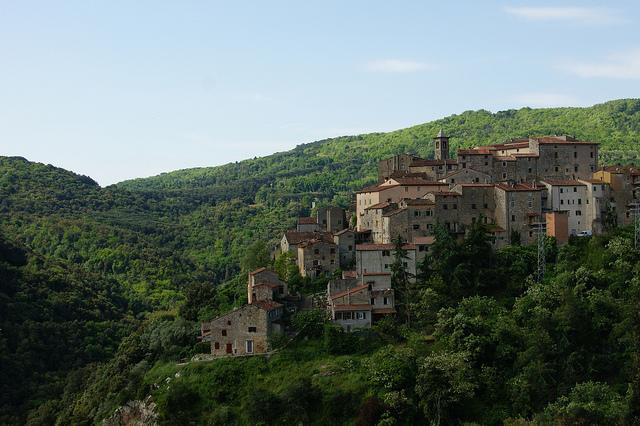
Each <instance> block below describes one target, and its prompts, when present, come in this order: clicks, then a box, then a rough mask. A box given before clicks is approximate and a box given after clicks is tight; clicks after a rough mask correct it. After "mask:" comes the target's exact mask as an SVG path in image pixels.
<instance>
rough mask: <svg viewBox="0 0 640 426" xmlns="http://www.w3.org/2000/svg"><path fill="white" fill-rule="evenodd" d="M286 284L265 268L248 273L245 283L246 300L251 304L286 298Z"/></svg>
mask: <svg viewBox="0 0 640 426" xmlns="http://www.w3.org/2000/svg"><path fill="white" fill-rule="evenodd" d="M287 294H288V291H287V283H285V282H284V281H281V280H280V279H279V278H278V274H276V273H275V272H274V271H271V270H269V269H267V268H260V269H257V270H255V271H253V272H249V280H248V282H247V300H248V303H249V304H251V303H253V302H258V301H263V300H279V299H282V298H284V297H285V296H287Z"/></svg>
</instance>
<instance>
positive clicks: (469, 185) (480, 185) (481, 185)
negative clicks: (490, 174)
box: [458, 183, 495, 188]
mask: <svg viewBox="0 0 640 426" xmlns="http://www.w3.org/2000/svg"><path fill="white" fill-rule="evenodd" d="M458 185H460V186H461V187H463V188H493V187H494V186H495V184H493V183H460V184H458Z"/></svg>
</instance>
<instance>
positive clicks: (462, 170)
mask: <svg viewBox="0 0 640 426" xmlns="http://www.w3.org/2000/svg"><path fill="white" fill-rule="evenodd" d="M469 172H472V173H477V174H479V175H484V176H489V175H488V174H487V173H483V172H481V171H479V170H476V169H472V168H471V167H468V168H465V169H458V170H456V171H453V172H451V173H447V174H446V175H444V176H443V177H442V178H441V180H442V179H447V178H449V177H451V176H457V175H459V174H462V173H464V174H468V173H469Z"/></svg>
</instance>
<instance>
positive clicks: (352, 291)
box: [331, 284, 369, 300]
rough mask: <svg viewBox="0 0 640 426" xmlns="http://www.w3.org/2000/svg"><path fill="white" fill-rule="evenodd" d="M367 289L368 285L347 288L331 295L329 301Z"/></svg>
mask: <svg viewBox="0 0 640 426" xmlns="http://www.w3.org/2000/svg"><path fill="white" fill-rule="evenodd" d="M367 288H369V284H362V285H359V286H357V287H352V288H348V289H346V290H344V291H341V292H339V293H335V294H332V295H331V300H333V299H339V298H341V297H344V296H346V295H349V294H353V293H357V292H359V291H362V290H366V289H367Z"/></svg>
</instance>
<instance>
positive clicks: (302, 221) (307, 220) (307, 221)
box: [298, 217, 318, 225]
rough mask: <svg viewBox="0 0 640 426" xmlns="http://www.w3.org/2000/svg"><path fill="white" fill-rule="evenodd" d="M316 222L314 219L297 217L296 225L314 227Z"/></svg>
mask: <svg viewBox="0 0 640 426" xmlns="http://www.w3.org/2000/svg"><path fill="white" fill-rule="evenodd" d="M317 223H318V220H317V219H316V218H315V217H299V218H298V224H300V225H315V224H317Z"/></svg>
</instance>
